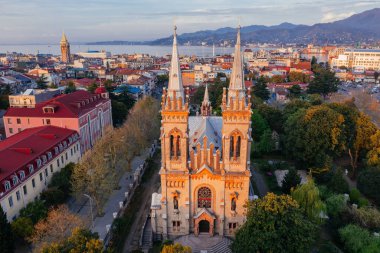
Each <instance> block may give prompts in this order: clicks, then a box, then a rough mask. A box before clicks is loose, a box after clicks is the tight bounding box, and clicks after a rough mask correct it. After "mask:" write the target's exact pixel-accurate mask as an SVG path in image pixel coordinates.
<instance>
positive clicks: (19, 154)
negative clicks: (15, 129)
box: [0, 126, 79, 198]
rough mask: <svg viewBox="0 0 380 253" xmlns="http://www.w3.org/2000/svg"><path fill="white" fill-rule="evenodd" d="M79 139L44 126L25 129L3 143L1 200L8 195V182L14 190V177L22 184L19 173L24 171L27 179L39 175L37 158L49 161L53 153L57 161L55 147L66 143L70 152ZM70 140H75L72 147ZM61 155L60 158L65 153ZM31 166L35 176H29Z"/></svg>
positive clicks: (71, 132)
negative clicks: (6, 184)
mask: <svg viewBox="0 0 380 253" xmlns="http://www.w3.org/2000/svg"><path fill="white" fill-rule="evenodd" d="M74 137H75V138H74ZM77 138H79V135H78V133H77V132H76V131H74V130H71V129H66V128H60V127H56V126H42V127H35V128H29V129H25V130H24V131H22V132H20V133H18V134H15V135H13V136H11V137H9V138H7V139H5V140H4V141H1V142H0V198H1V197H2V196H1V193H2V192H5V186H4V183H5V182H4V181H5V180H8V181H10V183H11V186H12V188H13V186H14V185H13V182H12V177H13V176H14V175H17V176H18V181H20V180H21V178H20V174H19V173H20V172H21V171H24V173H25V179H26V178H28V177H29V176H30V175H32V174H34V173H37V171H38V169H39V168H38V166H37V162H36V160H37V159H38V158H41V156H42V155H46V158H48V157H47V152H52V158H54V157H55V156H56V154H55V152H54V147H55V146H57V145H59V144H60V143H62V145H64V144H63V143H64V141H66V144H67V145H66V148H67V147H69V146H70V145H71V144H73V143H74V142H75V140H76V139H77ZM69 139H71V140H72V142H71V143H70V142H69ZM62 147H64V146H62ZM63 149H65V148H63ZM61 151H62V150H61ZM61 151H60V152H59V154H58V155H60V154H61V153H62V152H61ZM41 160H42V159H41ZM50 160H51V159H50ZM47 161H49V159H47ZM29 164H32V165H33V167H34V172H32V173H29V169H28V167H27V166H28V165H29ZM42 164H43V163H42ZM25 179H24V180H25ZM24 180H23V181H24Z"/></svg>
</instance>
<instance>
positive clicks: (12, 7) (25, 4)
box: [0, 0, 380, 44]
mask: <svg viewBox="0 0 380 253" xmlns="http://www.w3.org/2000/svg"><path fill="white" fill-rule="evenodd" d="M377 7H380V0H367V1H353V0H285V1H284V0H275V1H270V0H0V44H28V43H58V42H59V40H60V38H61V35H62V32H63V31H64V32H65V33H66V35H67V37H68V39H69V41H70V42H72V43H82V42H94V41H109V40H127V41H142V40H152V39H157V38H162V37H167V36H169V35H170V34H171V33H172V30H173V28H172V27H173V24H174V23H175V24H176V25H177V26H178V33H179V34H181V33H185V32H195V31H199V30H206V29H217V28H221V27H226V26H229V27H236V26H237V25H238V24H241V25H242V26H247V25H253V24H255V25H276V24H280V23H282V22H291V23H294V24H307V25H312V24H315V23H321V22H331V21H335V20H339V19H343V18H346V17H349V16H351V15H353V14H355V13H360V12H362V11H365V10H369V9H372V8H377Z"/></svg>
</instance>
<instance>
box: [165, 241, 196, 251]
mask: <svg viewBox="0 0 380 253" xmlns="http://www.w3.org/2000/svg"><path fill="white" fill-rule="evenodd" d="M191 252H192V250H191V247H189V246H183V245H182V244H180V243H175V244H167V245H164V247H163V248H162V250H161V253H191Z"/></svg>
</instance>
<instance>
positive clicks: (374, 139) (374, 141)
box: [367, 130, 380, 166]
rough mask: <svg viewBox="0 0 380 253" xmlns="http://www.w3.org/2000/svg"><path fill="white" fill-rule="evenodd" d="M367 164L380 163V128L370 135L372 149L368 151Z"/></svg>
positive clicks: (374, 164) (375, 164)
mask: <svg viewBox="0 0 380 253" xmlns="http://www.w3.org/2000/svg"><path fill="white" fill-rule="evenodd" d="M367 164H368V165H369V166H377V165H380V130H376V133H375V134H373V135H372V136H371V137H370V150H369V151H368V153H367Z"/></svg>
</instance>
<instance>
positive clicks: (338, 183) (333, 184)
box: [327, 169, 350, 194]
mask: <svg viewBox="0 0 380 253" xmlns="http://www.w3.org/2000/svg"><path fill="white" fill-rule="evenodd" d="M330 173H331V174H332V176H331V178H330V180H329V182H328V183H327V185H328V187H329V189H330V190H331V191H333V192H335V193H340V194H346V193H348V192H349V188H350V187H349V185H348V183H347V181H346V180H345V179H344V177H343V171H342V170H341V169H337V170H335V171H332V172H330Z"/></svg>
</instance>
